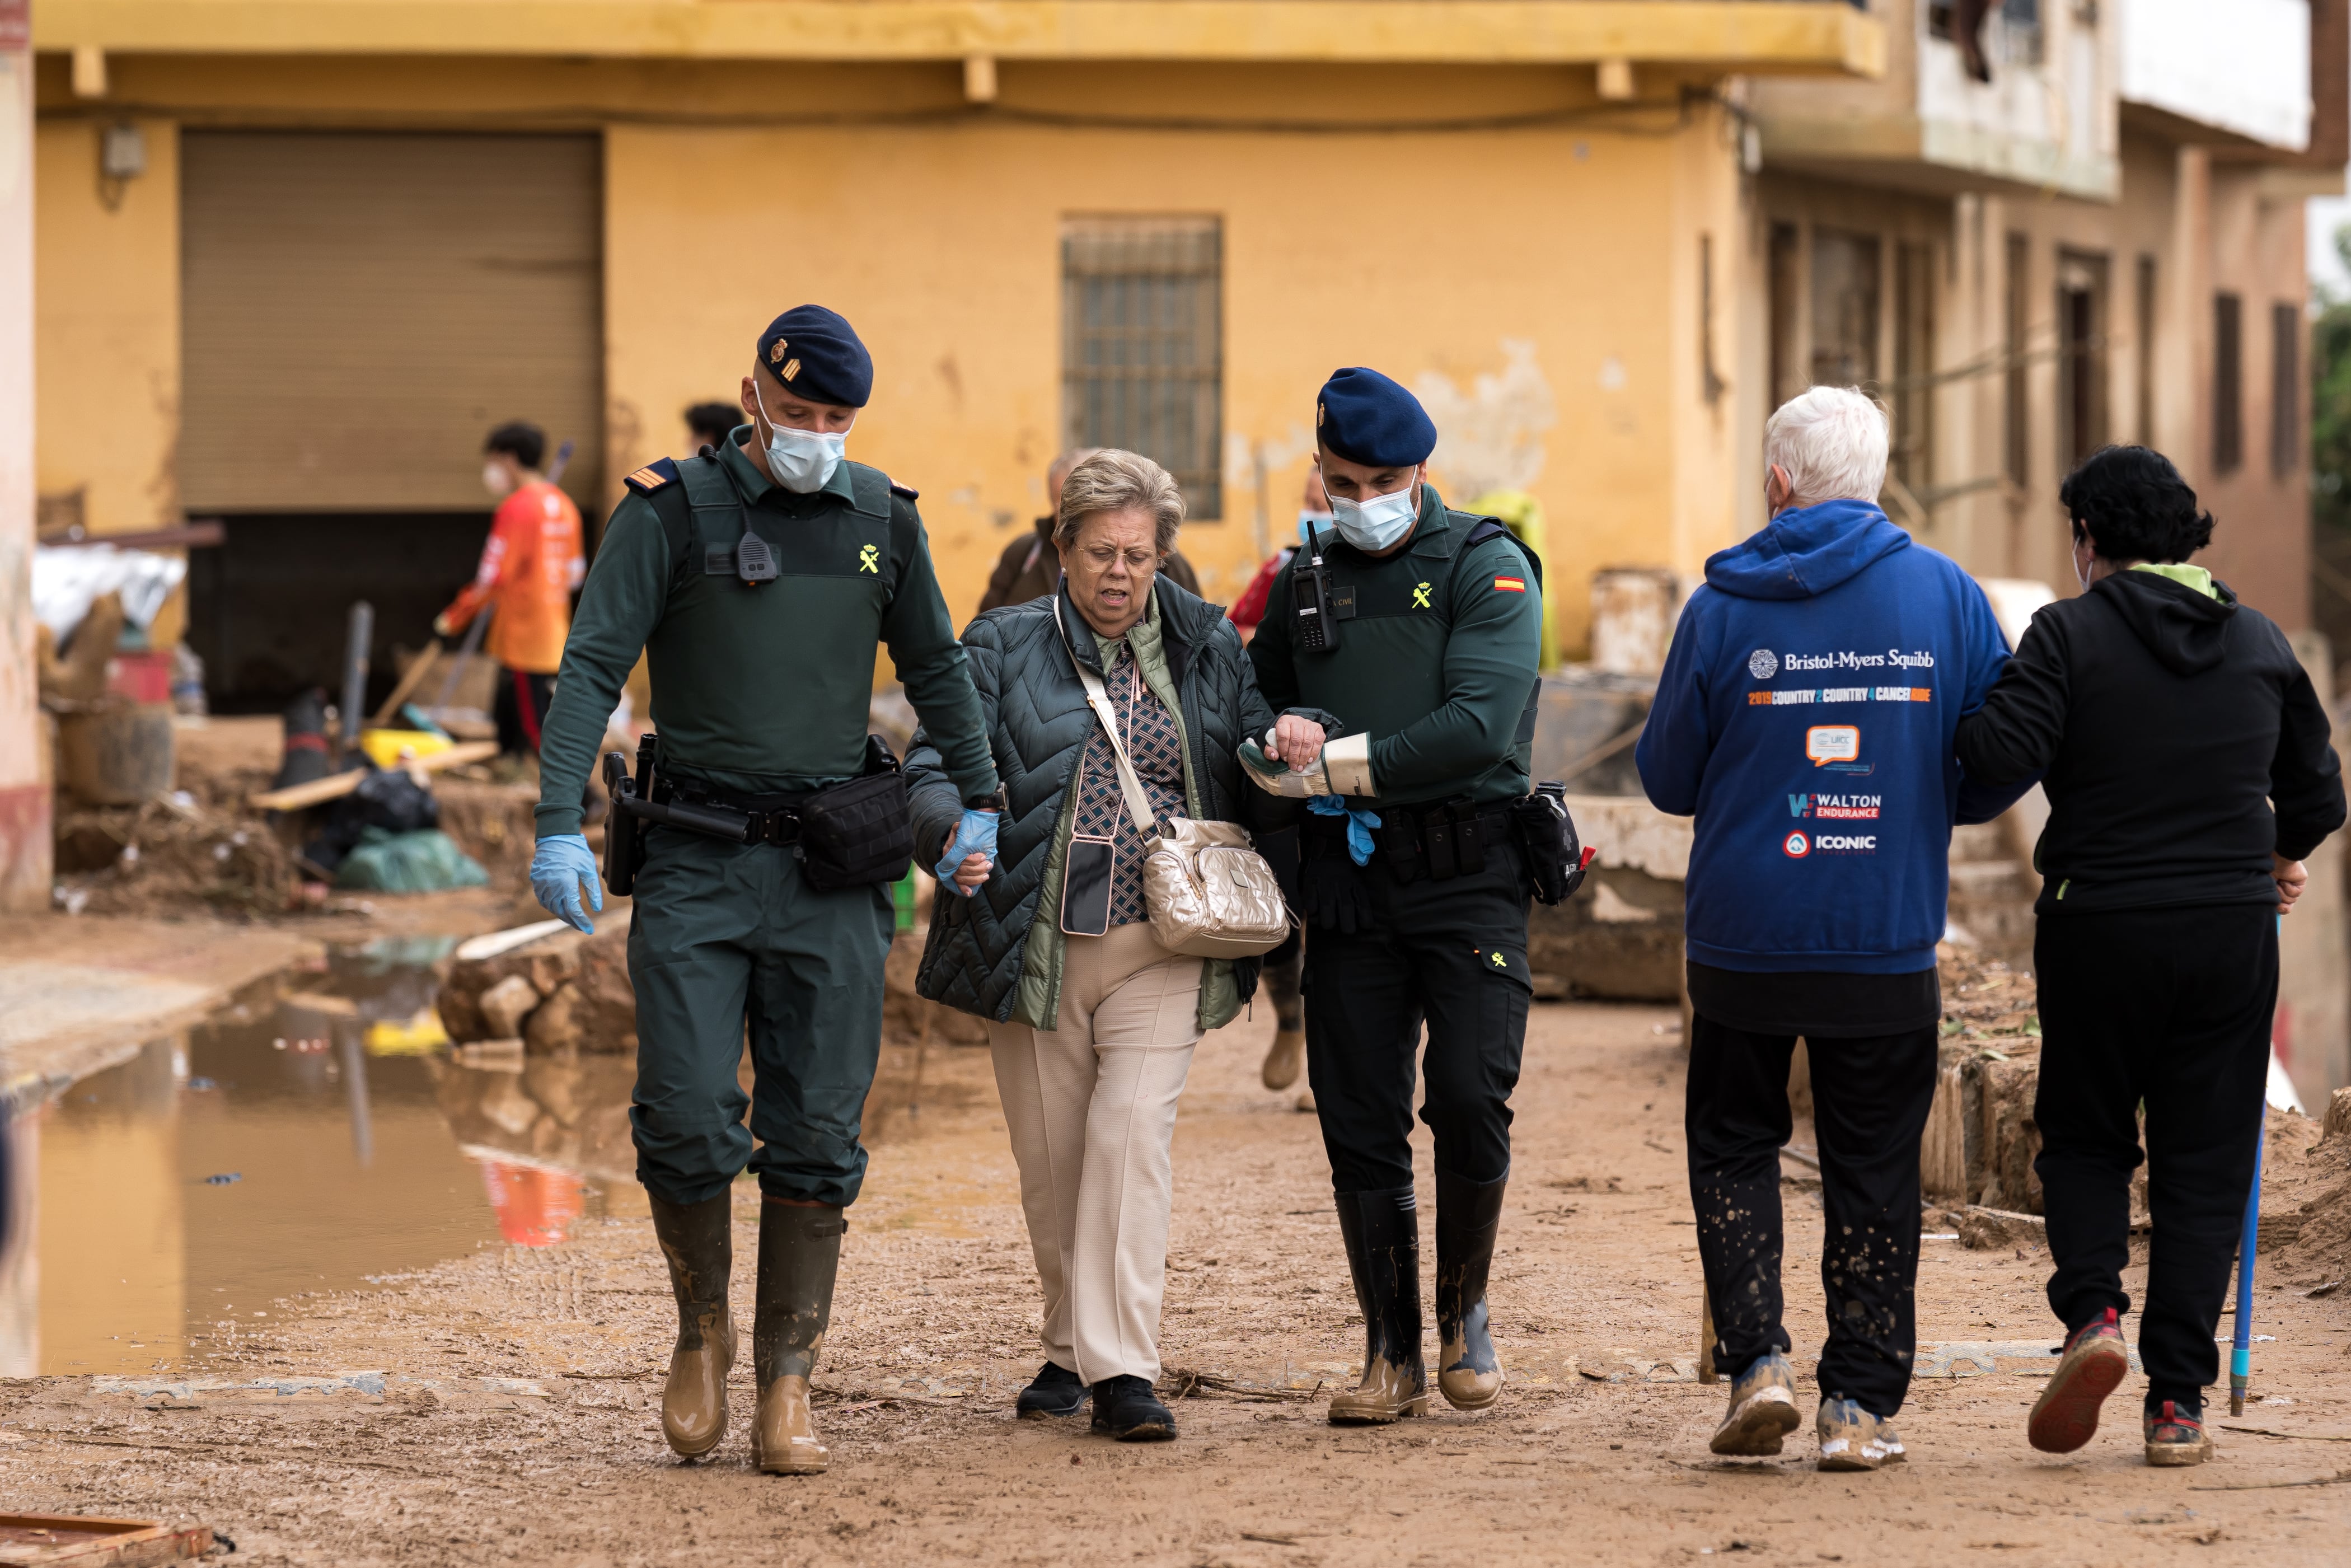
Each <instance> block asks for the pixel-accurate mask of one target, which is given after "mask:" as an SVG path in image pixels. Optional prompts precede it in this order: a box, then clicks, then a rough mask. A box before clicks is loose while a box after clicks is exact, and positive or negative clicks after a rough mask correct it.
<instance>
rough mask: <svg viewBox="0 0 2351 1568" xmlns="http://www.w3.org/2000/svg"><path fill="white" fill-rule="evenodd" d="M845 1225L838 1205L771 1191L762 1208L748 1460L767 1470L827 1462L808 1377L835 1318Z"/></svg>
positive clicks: (801, 1471) (786, 1471) (781, 1472)
mask: <svg viewBox="0 0 2351 1568" xmlns="http://www.w3.org/2000/svg"><path fill="white" fill-rule="evenodd" d="M848 1228H849V1221H848V1219H847V1218H844V1217H843V1216H842V1214H841V1210H839V1209H837V1208H830V1207H818V1206H816V1205H812V1204H797V1203H782V1202H778V1200H777V1199H775V1198H772V1197H771V1198H768V1200H767V1201H766V1202H765V1203H763V1204H761V1205H760V1206H759V1295H758V1306H757V1307H756V1308H754V1309H753V1312H752V1315H751V1367H752V1371H753V1373H754V1375H756V1376H757V1378H758V1384H759V1409H758V1414H757V1415H755V1416H752V1417H751V1462H752V1464H754V1465H756V1466H757V1467H758V1469H760V1470H761V1471H763V1472H765V1473H766V1474H768V1475H771V1476H813V1475H820V1474H821V1473H822V1472H823V1470H824V1468H825V1466H826V1465H827V1464H829V1463H830V1462H831V1457H832V1456H831V1453H830V1452H828V1451H827V1449H826V1448H825V1446H824V1445H823V1444H822V1443H820V1442H818V1441H817V1440H816V1416H815V1413H814V1412H813V1411H812V1410H811V1409H810V1407H809V1377H810V1375H812V1374H813V1373H814V1372H815V1371H816V1358H817V1354H818V1352H820V1351H821V1350H823V1349H824V1331H825V1326H826V1324H828V1323H830V1322H831V1321H832V1281H833V1279H834V1277H835V1276H836V1275H837V1274H838V1273H839V1272H840V1270H841V1232H842V1231H844V1230H847V1229H848Z"/></svg>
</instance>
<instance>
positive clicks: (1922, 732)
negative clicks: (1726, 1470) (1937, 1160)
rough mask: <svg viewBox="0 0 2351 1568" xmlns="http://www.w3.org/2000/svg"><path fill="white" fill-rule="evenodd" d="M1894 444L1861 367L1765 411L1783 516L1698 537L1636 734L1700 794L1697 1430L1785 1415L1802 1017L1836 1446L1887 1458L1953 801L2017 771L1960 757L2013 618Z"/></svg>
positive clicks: (1824, 1361)
mask: <svg viewBox="0 0 2351 1568" xmlns="http://www.w3.org/2000/svg"><path fill="white" fill-rule="evenodd" d="M1763 461H1764V500H1765V503H1766V505H1767V506H1768V507H1770V510H1771V522H1770V523H1769V524H1768V525H1767V526H1766V527H1765V528H1763V530H1762V531H1761V532H1760V533H1758V534H1756V535H1754V536H1753V537H1752V538H1749V539H1747V540H1746V541H1745V542H1744V543H1742V544H1739V545H1735V546H1733V547H1732V548H1731V549H1727V550H1723V551H1720V552H1719V553H1718V554H1716V555H1715V556H1714V557H1712V558H1711V559H1708V561H1707V563H1706V581H1705V582H1704V584H1702V585H1701V586H1700V587H1699V588H1698V591H1696V592H1695V593H1693V594H1691V596H1690V600H1689V603H1688V606H1687V608H1686V609H1685V610H1684V611H1683V612H1682V618H1681V622H1680V624H1679V625H1677V626H1676V627H1675V628H1674V640H1673V645H1672V647H1671V648H1670V649H1669V650H1668V651H1667V654H1666V667H1665V670H1664V673H1663V674H1660V675H1659V676H1658V680H1657V696H1656V705H1655V706H1653V707H1651V709H1650V710H1649V720H1648V724H1647V727H1646V728H1645V729H1644V730H1643V731H1642V734H1641V740H1640V744H1639V745H1638V747H1635V751H1634V758H1635V761H1636V762H1637V763H1638V764H1639V767H1640V769H1641V783H1642V787H1643V788H1644V789H1646V790H1647V791H1648V796H1649V800H1650V802H1651V803H1652V804H1654V805H1655V806H1656V808H1657V810H1661V811H1666V812H1669V813H1671V814H1672V815H1674V816H1677V817H1688V816H1695V817H1696V818H1697V819H1698V821H1697V823H1696V825H1695V833H1694V837H1693V839H1692V842H1691V848H1690V857H1689V883H1688V886H1689V911H1688V915H1687V946H1688V970H1689V996H1690V1002H1691V1005H1692V1007H1693V1009H1695V1011H1696V1020H1695V1022H1694V1023H1693V1025H1692V1027H1691V1030H1690V1056H1689V1075H1688V1087H1687V1103H1686V1105H1685V1108H1684V1111H1683V1116H1682V1125H1683V1130H1684V1133H1685V1135H1686V1136H1687V1142H1688V1159H1689V1183H1690V1201H1691V1203H1692V1204H1693V1205H1694V1206H1695V1207H1696V1208H1697V1211H1698V1256H1699V1259H1700V1260H1701V1261H1702V1263H1703V1264H1704V1267H1705V1270H1706V1290H1707V1296H1708V1300H1709V1301H1711V1303H1712V1304H1713V1309H1714V1326H1715V1333H1716V1339H1717V1343H1716V1346H1715V1351H1714V1356H1715V1364H1716V1365H1717V1366H1718V1367H1719V1368H1720V1369H1721V1370H1722V1371H1723V1372H1724V1373H1725V1374H1726V1375H1729V1377H1730V1379H1731V1386H1730V1407H1729V1413H1728V1415H1727V1416H1725V1417H1724V1419H1723V1422H1722V1425H1721V1427H1719V1429H1718V1430H1717V1431H1716V1432H1715V1434H1714V1437H1713V1439H1712V1442H1711V1445H1710V1446H1711V1447H1712V1448H1713V1451H1714V1452H1716V1453H1718V1454H1746V1455H1756V1454H1776V1453H1778V1452H1779V1451H1780V1444H1781V1440H1782V1438H1783V1437H1786V1435H1787V1434H1788V1433H1790V1432H1792V1431H1794V1430H1795V1429H1796V1427H1797V1426H1798V1425H1800V1423H1801V1417H1800V1416H1799V1415H1798V1413H1797V1410H1796V1403H1795V1377H1794V1373H1793V1372H1792V1369H1791V1368H1790V1367H1789V1365H1788V1359H1787V1354H1786V1353H1787V1352H1788V1350H1789V1349H1790V1348H1791V1343H1790V1341H1789V1338H1788V1332H1787V1330H1786V1328H1785V1327H1784V1326H1783V1325H1782V1322H1781V1315H1782V1302H1781V1293H1780V1277H1781V1260H1782V1253H1783V1252H1784V1249H1785V1246H1786V1238H1785V1234H1784V1231H1783V1229H1782V1219H1781V1212H1780V1150H1781V1147H1782V1145H1785V1144H1786V1143H1787V1141H1788V1137H1789V1134H1790V1130H1791V1125H1792V1124H1791V1121H1790V1112H1789V1105H1788V1069H1789V1063H1790V1061H1791V1059H1792V1057H1793V1055H1794V1053H1795V1048H1796V1038H1797V1037H1798V1036H1799V1035H1801V1036H1802V1037H1803V1039H1804V1041H1805V1044H1806V1047H1807V1049H1808V1051H1809V1053H1810V1059H1811V1062H1812V1082H1813V1105H1814V1107H1815V1113H1814V1118H1815V1121H1816V1123H1817V1125H1818V1129H1819V1135H1820V1158H1821V1200H1822V1203H1823V1207H1824V1210H1825V1218H1826V1220H1827V1224H1826V1226H1825V1228H1824V1229H1825V1236H1824V1239H1823V1243H1822V1247H1821V1284H1822V1287H1823V1291H1825V1292H1826V1294H1827V1298H1828V1300H1827V1309H1828V1343H1827V1345H1826V1346H1825V1347H1824V1348H1823V1350H1822V1352H1821V1360H1820V1368H1819V1372H1820V1389H1821V1404H1820V1410H1819V1414H1818V1417H1817V1420H1816V1422H1815V1430H1816V1432H1817V1434H1818V1436H1819V1438H1820V1461H1819V1462H1820V1468H1821V1469H1824V1470H1874V1469H1877V1468H1878V1466H1879V1465H1881V1464H1884V1463H1886V1461H1887V1460H1889V1459H1899V1458H1902V1457H1903V1448H1902V1444H1901V1441H1900V1439H1899V1438H1898V1437H1896V1435H1895V1431H1894V1425H1893V1423H1894V1416H1895V1414H1896V1412H1897V1411H1899V1410H1900V1409H1901V1407H1902V1402H1903V1400H1904V1398H1905V1397H1906V1396H1907V1394H1908V1392H1909V1387H1910V1364H1911V1356H1912V1354H1913V1352H1914V1349H1915V1346H1916V1341H1917V1301H1916V1287H1917V1276H1918V1139H1919V1134H1920V1133H1921V1132H1923V1131H1924V1129H1925V1127H1926V1124H1927V1113H1928V1108H1929V1107H1930V1106H1931V1105H1932V1103H1933V1102H1934V1097H1935V1065H1936V1057H1935V1042H1936V1039H1937V1031H1938V1026H1939V1025H1940V1023H1941V1020H1942V995H1941V990H1940V987H1939V984H1938V980H1937V978H1936V974H1935V944H1936V943H1937V942H1938V941H1939V940H1940V939H1941V937H1942V935H1943V927H1944V925H1945V921H1946V918H1947V915H1948V909H1947V904H1948V894H1949V878H1950V853H1951V827H1952V824H1953V823H1954V822H1981V821H1990V820H1991V818H1992V817H1994V816H1997V815H1998V814H1999V813H2000V812H2001V811H2002V810H2006V809H2007V807H2008V806H2009V804H2010V803H2011V801H2012V800H2015V798H2016V797H2017V796H2018V795H2020V794H2022V792H2023V789H2024V787H2025V785H2024V782H2022V781H2020V782H2018V783H2016V784H2014V785H2013V786H2011V787H2009V788H2007V789H1987V788H1985V787H1983V786H1981V785H1972V786H1971V785H1970V783H1969V782H1968V781H1967V780H1966V779H1962V777H1961V776H1960V773H1959V767H1958V765H1957V764H1956V763H1955V762H1954V761H1953V760H1952V755H1951V733H1952V731H1953V730H1954V729H1955V728H1956V727H1958V725H1959V718H1960V716H1961V715H1963V714H1968V713H1972V712H1973V711H1974V710H1975V709H1976V707H1977V706H1980V704H1981V703H1982V702H1983V700H1984V695H1985V694H1986V693H1987V692H1989V691H1991V685H1992V682H1993V681H1994V680H1995V679H1996V678H1997V677H1998V676H1999V674H2000V670H2001V665H2002V664H2005V663H2006V662H2007V660H2008V642H2007V639H2006V638H2004V637H2003V636H2001V630H2000V622H1998V621H1997V620H1995V619H1994V618H1993V615H1992V611H1991V602H1990V601H1988V600H1986V599H1985V598H1984V593H1983V590H1982V589H1980V588H1978V587H1977V586H1976V584H1975V581H1974V580H1973V579H1971V578H1970V577H1969V576H1968V574H1967V573H1966V572H1964V571H1962V570H1959V566H1958V564H1957V563H1956V562H1954V561H1952V560H1951V559H1950V558H1949V557H1948V556H1943V555H1939V554H1938V553H1936V552H1935V551H1933V550H1930V549H1927V548H1926V547H1924V546H1923V545H1917V544H1914V543H1913V542H1912V541H1911V538H1910V536H1909V535H1908V534H1906V533H1904V532H1903V531H1902V530H1901V529H1900V528H1896V527H1895V526H1894V525H1893V524H1892V523H1890V522H1888V521H1887V520H1886V514H1885V513H1884V512H1883V511H1880V510H1879V509H1878V506H1877V502H1876V499H1875V497H1876V495H1877V493H1878V491H1879V490H1880V489H1881V488H1882V487H1883V486H1884V485H1885V483H1886V415H1885V413H1884V412H1883V411H1882V410H1880V409H1879V408H1878V406H1877V405H1876V403H1874V402H1871V401H1870V400H1869V399H1868V398H1866V397H1865V396H1863V395H1862V394H1861V393H1860V392H1855V391H1853V390H1851V389H1850V388H1845V387H1814V388H1813V389H1812V390H1811V391H1809V392H1804V393H1802V394H1801V395H1800V396H1797V397H1794V398H1791V399H1790V400H1789V401H1788V402H1786V403H1785V404H1783V405H1782V407H1781V409H1780V410H1779V412H1778V413H1774V414H1773V415H1772V416H1771V421H1770V423H1768V424H1766V425H1765V427H1764V432H1763Z"/></svg>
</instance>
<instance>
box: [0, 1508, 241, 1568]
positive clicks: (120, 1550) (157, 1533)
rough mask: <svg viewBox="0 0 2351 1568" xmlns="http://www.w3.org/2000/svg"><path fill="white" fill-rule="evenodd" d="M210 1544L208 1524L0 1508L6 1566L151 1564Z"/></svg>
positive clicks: (1, 1560) (198, 1552)
mask: <svg viewBox="0 0 2351 1568" xmlns="http://www.w3.org/2000/svg"><path fill="white" fill-rule="evenodd" d="M212 1547H213V1532H212V1527H211V1526H209V1525H204V1524H187V1525H181V1526H178V1527H176V1528H175V1527H173V1526H171V1525H167V1524H165V1523H163V1522H162V1521H160V1520H153V1519H98V1518H89V1517H85V1516H83V1515H79V1514H70V1513H0V1564H5V1565H6V1568H149V1565H151V1564H155V1563H186V1562H190V1561H192V1560H193V1559H195V1558H197V1557H201V1556H203V1555H204V1553H205V1552H209V1551H211V1550H212Z"/></svg>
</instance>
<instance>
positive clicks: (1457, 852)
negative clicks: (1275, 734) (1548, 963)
mask: <svg viewBox="0 0 2351 1568" xmlns="http://www.w3.org/2000/svg"><path fill="white" fill-rule="evenodd" d="M1565 795H1566V789H1565V787H1564V786H1563V785H1561V784H1557V783H1552V782H1550V781H1546V782H1544V783H1543V784H1541V785H1540V786H1538V787H1537V788H1536V790H1535V792H1534V793H1533V794H1531V795H1522V796H1520V797H1519V798H1518V799H1517V800H1506V801H1499V802H1494V803H1490V804H1487V805H1476V804H1473V803H1472V802H1471V801H1470V800H1468V797H1466V796H1455V797H1454V798H1453V799H1451V800H1440V801H1438V802H1437V803H1436V804H1435V805H1433V806H1392V807H1389V808H1387V809H1386V810H1383V811H1381V812H1380V813H1379V818H1380V825H1379V827H1378V829H1377V830H1376V831H1374V833H1373V835H1372V839H1373V844H1374V852H1376V853H1378V854H1379V855H1380V856H1381V857H1383V858H1384V860H1386V862H1387V863H1388V870H1389V873H1391V874H1392V875H1394V876H1395V879H1396V881H1398V882H1400V883H1410V882H1417V881H1419V880H1420V879H1421V878H1422V877H1424V876H1426V878H1428V880H1429V881H1431V882H1451V881H1453V880H1454V879H1456V878H1457V877H1464V876H1476V875H1478V874H1479V873H1481V872H1483V871H1485V870H1486V867H1487V857H1488V855H1489V852H1492V851H1493V850H1494V849H1496V848H1497V847H1498V846H1499V844H1500V843H1501V842H1502V840H1503V836H1504V835H1505V834H1508V835H1510V836H1511V837H1513V838H1515V839H1516V840H1517V841H1518V844H1519V848H1520V852H1522V853H1523V854H1524V855H1525V857H1526V863H1527V875H1528V878H1529V880H1530V881H1531V883H1533V888H1532V891H1533V894H1534V896H1535V900H1536V902H1538V903H1541V904H1557V903H1559V902H1560V901H1561V900H1562V899H1564V898H1566V897H1567V896H1568V895H1569V894H1572V893H1573V892H1574V891H1575V890H1576V889H1577V888H1578V887H1580V886H1581V885H1583V873H1584V868H1585V867H1586V866H1588V865H1590V864H1591V863H1592V857H1593V853H1594V852H1593V851H1592V850H1589V849H1585V848H1584V847H1583V845H1582V844H1581V843H1580V842H1579V841H1577V838H1576V833H1575V822H1574V821H1573V819H1572V818H1571V817H1569V815H1568V813H1567V804H1566V800H1565V799H1564V797H1565ZM1305 833H1306V838H1307V841H1309V842H1310V843H1311V844H1313V845H1314V846H1315V847H1314V850H1313V852H1314V853H1315V854H1317V855H1331V854H1339V855H1344V854H1345V853H1346V839H1347V819H1346V818H1344V817H1323V816H1316V815H1312V814H1309V815H1308V816H1307V818H1306V820H1305Z"/></svg>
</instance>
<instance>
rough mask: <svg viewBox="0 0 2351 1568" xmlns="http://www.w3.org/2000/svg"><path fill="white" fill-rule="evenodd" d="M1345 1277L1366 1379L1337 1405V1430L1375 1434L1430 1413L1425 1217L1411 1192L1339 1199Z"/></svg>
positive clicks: (1336, 1401)
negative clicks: (1423, 1351) (1423, 1298)
mask: <svg viewBox="0 0 2351 1568" xmlns="http://www.w3.org/2000/svg"><path fill="white" fill-rule="evenodd" d="M1337 1202H1338V1207H1339V1235H1340V1237H1341V1239H1343V1240H1344V1241H1345V1242H1346V1245H1347V1272H1348V1273H1349V1274H1350V1275H1351V1276H1353V1280H1354V1282H1355V1304H1356V1306H1358V1307H1359V1308H1361V1309H1362V1311H1363V1314H1364V1375H1363V1380H1362V1382H1361V1383H1359V1384H1358V1385H1356V1386H1355V1388H1354V1389H1353V1391H1352V1392H1349V1393H1345V1394H1340V1395H1337V1396H1333V1397H1332V1401H1331V1421H1332V1425H1334V1426H1342V1427H1345V1426H1374V1425H1380V1424H1384V1423H1385V1422H1389V1421H1394V1420H1395V1419H1396V1418H1397V1417H1398V1416H1422V1415H1426V1414H1427V1412H1428V1371H1427V1368H1426V1367H1425V1366H1424V1365H1422V1364H1421V1359H1420V1210H1419V1207H1418V1206H1417V1204H1416V1202H1415V1200H1414V1198H1413V1194H1412V1188H1410V1187H1408V1186H1400V1187H1391V1188H1387V1189H1385V1190H1383V1191H1379V1192H1343V1193H1340V1194H1338V1195H1337Z"/></svg>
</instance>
